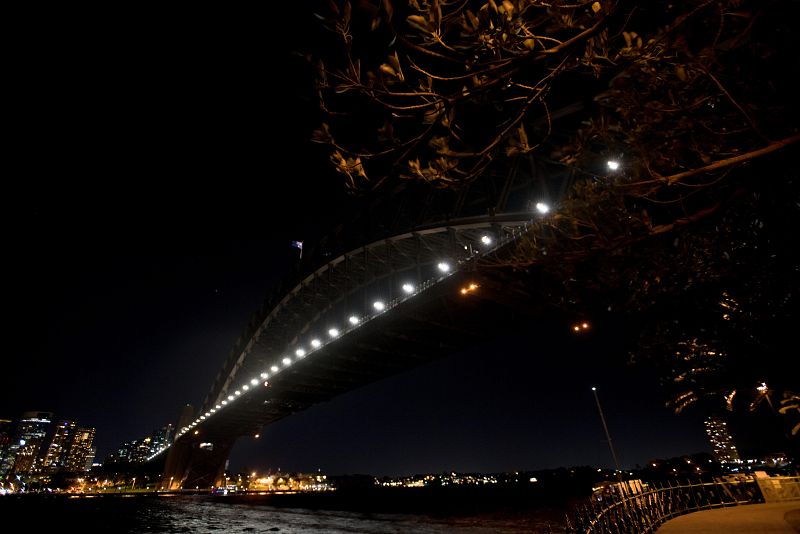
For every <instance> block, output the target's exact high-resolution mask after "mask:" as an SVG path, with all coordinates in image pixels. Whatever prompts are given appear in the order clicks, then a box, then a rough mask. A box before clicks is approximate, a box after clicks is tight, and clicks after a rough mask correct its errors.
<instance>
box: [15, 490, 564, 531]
mask: <svg viewBox="0 0 800 534" xmlns="http://www.w3.org/2000/svg"><path fill="white" fill-rule="evenodd" d="M563 517H564V516H563V510H560V509H555V508H539V509H536V510H525V511H492V512H483V513H468V512H467V513H465V512H464V511H460V512H459V513H458V514H455V515H451V514H446V513H445V514H439V513H436V514H411V513H383V512H382V513H370V512H363V511H341V510H330V509H319V508H317V509H312V508H302V507H297V508H293V507H285V506H283V505H282V506H280V507H278V506H274V505H272V504H270V503H269V499H268V498H258V497H257V496H254V497H252V498H250V497H248V498H238V499H226V498H219V497H212V496H187V495H181V496H163V495H162V496H153V495H149V496H148V495H138V496H129V497H125V496H101V497H91V498H86V497H81V498H71V497H68V496H63V495H49V496H40V495H25V496H5V497H0V530H2V531H4V532H12V531H14V530H16V529H14V530H12V529H11V528H9V527H12V526H14V527H17V529H21V530H19V531H27V532H48V531H52V532H64V531H66V530H64V529H65V528H67V527H69V530H70V531H76V532H81V534H86V533H89V532H91V533H99V532H103V533H140V532H141V533H147V532H161V533H178V532H189V533H199V534H205V533H209V534H219V533H228V532H236V533H273V532H277V533H280V534H306V533H317V534H319V533H331V534H339V533H364V534H372V533H375V534H384V533H386V534H389V533H392V534H395V533H396V534H400V533H403V534H406V533H421V534H439V533H450V532H455V533H465V534H489V533H500V534H517V533H523V532H525V533H544V532H548V525H550V526H551V528H552V531H553V532H554V533H555V532H562V531H563V530H562V528H563V527H562V524H561V522H562V521H563ZM56 529H57V530H56Z"/></svg>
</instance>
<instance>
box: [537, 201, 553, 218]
mask: <svg viewBox="0 0 800 534" xmlns="http://www.w3.org/2000/svg"><path fill="white" fill-rule="evenodd" d="M536 211H538V212H539V213H541V214H542V215H544V214H545V213H547V212H549V211H550V206H548V205H547V204H545V203H544V202H537V203H536Z"/></svg>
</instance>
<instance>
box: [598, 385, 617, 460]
mask: <svg viewBox="0 0 800 534" xmlns="http://www.w3.org/2000/svg"><path fill="white" fill-rule="evenodd" d="M592 393H594V401H595V402H596V403H597V411H598V412H600V421H601V422H602V423H603V430H604V431H605V433H606V440H607V441H608V448H609V449H610V450H611V457H612V458H614V467H615V468H616V469H617V476H619V473H621V472H622V471H621V470H620V468H619V460H617V453H616V452H614V445H612V444H611V434H609V433H608V425H606V418H605V416H604V415H603V408H602V407H601V406H600V398H599V397H598V396H597V388H596V387H594V386H592Z"/></svg>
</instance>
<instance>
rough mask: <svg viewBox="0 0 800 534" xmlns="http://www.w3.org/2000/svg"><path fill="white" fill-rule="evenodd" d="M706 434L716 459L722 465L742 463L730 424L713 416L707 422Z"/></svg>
mask: <svg viewBox="0 0 800 534" xmlns="http://www.w3.org/2000/svg"><path fill="white" fill-rule="evenodd" d="M705 425H706V434H708V440H709V441H710V442H711V449H712V450H713V451H714V457H715V458H716V459H717V461H718V462H720V463H728V464H733V463H741V459H740V458H739V452H738V451H737V450H736V445H734V443H733V438H732V437H731V434H730V432H729V431H728V424H727V423H726V422H725V421H724V420H723V419H722V418H721V417H718V416H714V415H712V416H711V417H709V418H708V419H706V421H705Z"/></svg>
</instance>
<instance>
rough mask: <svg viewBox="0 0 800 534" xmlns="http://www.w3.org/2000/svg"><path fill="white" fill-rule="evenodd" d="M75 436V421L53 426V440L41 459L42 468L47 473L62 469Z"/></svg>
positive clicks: (61, 422)
mask: <svg viewBox="0 0 800 534" xmlns="http://www.w3.org/2000/svg"><path fill="white" fill-rule="evenodd" d="M74 435H75V421H59V422H58V423H56V425H55V430H54V432H53V438H52V439H51V440H50V445H49V446H48V447H47V452H46V453H45V455H44V458H43V459H42V467H43V468H45V470H47V471H55V470H57V469H59V468H60V467H64V465H65V464H66V462H67V453H69V449H70V446H71V445H72V439H73V437H74Z"/></svg>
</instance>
